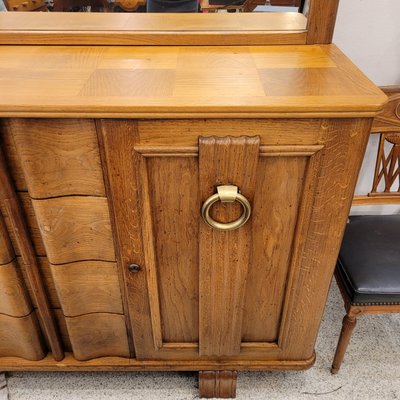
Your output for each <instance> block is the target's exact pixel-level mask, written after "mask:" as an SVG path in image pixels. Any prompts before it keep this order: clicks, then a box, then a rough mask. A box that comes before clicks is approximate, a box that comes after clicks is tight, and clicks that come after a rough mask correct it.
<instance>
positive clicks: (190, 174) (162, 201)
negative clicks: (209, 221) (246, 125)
mask: <svg viewBox="0 0 400 400" xmlns="http://www.w3.org/2000/svg"><path fill="white" fill-rule="evenodd" d="M146 164H147V169H148V185H149V193H148V199H147V201H148V203H149V204H150V206H151V210H150V213H151V214H150V215H149V218H150V221H153V233H154V238H155V243H154V251H155V256H156V261H157V263H158V264H156V265H154V267H155V268H156V274H157V275H158V281H157V276H156V281H155V286H156V287H157V285H159V303H158V304H157V303H156V304H157V307H158V306H159V307H160V314H161V315H162V332H161V329H160V335H161V336H162V338H164V340H165V342H174V341H177V342H197V341H198V338H199V330H198V326H199V321H198V309H199V302H198V298H199V282H198V278H197V277H198V275H199V265H198V252H199V248H198V241H197V237H198V233H199V228H198V208H199V204H198V188H197V186H196V184H195V182H197V180H198V168H197V162H196V159H194V158H186V157H185V158H181V157H179V158H174V159H168V161H167V159H166V158H163V157H156V158H152V159H147V160H146ZM172 177H173V179H174V180H176V181H177V182H179V191H177V190H176V187H175V186H174V185H171V184H170V181H171V178H172ZM159 210H171V211H170V212H168V213H165V212H158V211H159ZM187 226H189V227H190V228H189V229H187ZM168 242H171V243H175V244H176V245H174V246H165V245H164V243H168ZM180 244H182V245H180ZM177 316H178V318H177ZM160 318H161V317H160ZM162 338H161V341H162Z"/></svg>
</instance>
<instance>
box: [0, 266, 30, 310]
mask: <svg viewBox="0 0 400 400" xmlns="http://www.w3.org/2000/svg"><path fill="white" fill-rule="evenodd" d="M31 311H32V306H31V304H30V301H29V298H28V295H27V292H26V289H25V287H24V284H23V282H22V279H21V277H20V276H19V274H18V271H17V262H16V261H14V262H11V263H9V264H5V265H0V314H6V315H8V316H12V317H23V316H26V315H28V314H29V313H30V312H31Z"/></svg>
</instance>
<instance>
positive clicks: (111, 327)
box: [65, 313, 129, 361]
mask: <svg viewBox="0 0 400 400" xmlns="http://www.w3.org/2000/svg"><path fill="white" fill-rule="evenodd" d="M65 320H66V323H67V328H68V334H69V338H70V340H71V344H72V350H73V353H74V357H75V358H76V359H77V360H80V361H84V360H90V359H93V358H98V357H107V356H114V357H115V356H116V357H129V346H128V338H127V334H126V327H125V319H124V316H123V315H118V314H107V313H95V314H87V315H82V316H79V317H73V318H70V317H66V318H65Z"/></svg>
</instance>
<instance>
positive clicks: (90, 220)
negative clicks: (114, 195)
mask: <svg viewBox="0 0 400 400" xmlns="http://www.w3.org/2000/svg"><path fill="white" fill-rule="evenodd" d="M32 202H33V208H34V211H35V214H36V218H37V221H38V224H39V229H40V232H41V235H42V238H43V242H44V246H45V249H46V253H47V256H48V259H49V261H50V262H51V263H52V264H62V263H68V262H75V261H81V260H100V261H115V255H114V247H113V241H112V234H111V225H110V217H109V212H108V204H107V200H106V199H105V198H100V197H90V196H88V197H81V196H68V197H60V198H53V199H46V200H33V201H32Z"/></svg>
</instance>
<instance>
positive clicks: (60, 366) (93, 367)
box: [0, 353, 315, 372]
mask: <svg viewBox="0 0 400 400" xmlns="http://www.w3.org/2000/svg"><path fill="white" fill-rule="evenodd" d="M314 362H315V355H313V357H312V358H310V359H308V360H306V361H303V360H301V361H299V360H280V361H276V360H275V361H274V360H258V361H255V360H241V361H218V360H216V361H210V360H205V361H196V363H194V362H193V361H192V360H190V361H185V360H167V361H166V360H163V361H160V360H137V359H129V358H122V357H103V358H100V359H93V360H88V361H78V360H76V359H75V358H74V356H73V355H72V354H68V353H67V354H66V357H65V359H64V360H63V361H62V362H56V361H55V360H54V358H53V357H52V355H48V356H47V357H46V358H44V359H43V360H41V361H34V362H32V361H28V360H21V359H18V358H15V357H1V358H0V367H1V368H2V369H3V370H6V371H81V372H83V371H125V372H126V371H209V370H217V371H219V370H223V369H224V368H225V369H230V370H249V371H266V370H267V371H275V370H280V371H282V370H304V369H308V368H310V367H311V366H312V365H313V364H314Z"/></svg>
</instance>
